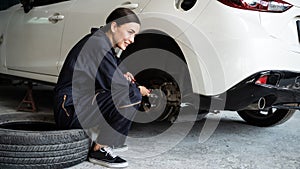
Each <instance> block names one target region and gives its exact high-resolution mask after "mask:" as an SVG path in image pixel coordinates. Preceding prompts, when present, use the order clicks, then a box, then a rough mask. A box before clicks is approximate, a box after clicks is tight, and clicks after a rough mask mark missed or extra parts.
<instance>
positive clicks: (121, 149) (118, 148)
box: [112, 145, 128, 153]
mask: <svg viewBox="0 0 300 169" xmlns="http://www.w3.org/2000/svg"><path fill="white" fill-rule="evenodd" d="M112 150H113V152H115V153H117V152H124V151H127V150H128V146H127V145H119V146H113V147H112Z"/></svg>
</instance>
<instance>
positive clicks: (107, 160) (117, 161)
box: [89, 147, 128, 168]
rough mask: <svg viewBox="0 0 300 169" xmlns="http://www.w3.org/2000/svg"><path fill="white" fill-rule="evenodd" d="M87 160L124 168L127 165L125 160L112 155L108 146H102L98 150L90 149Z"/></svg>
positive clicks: (106, 165)
mask: <svg viewBox="0 0 300 169" xmlns="http://www.w3.org/2000/svg"><path fill="white" fill-rule="evenodd" d="M89 161H90V162H92V163H95V164H99V165H103V166H105V167H110V168H125V167H127V166H128V163H127V161H126V160H124V159H122V158H121V157H119V156H116V155H114V154H113V150H112V148H110V147H103V148H101V149H100V150H98V151H93V150H91V151H90V153H89Z"/></svg>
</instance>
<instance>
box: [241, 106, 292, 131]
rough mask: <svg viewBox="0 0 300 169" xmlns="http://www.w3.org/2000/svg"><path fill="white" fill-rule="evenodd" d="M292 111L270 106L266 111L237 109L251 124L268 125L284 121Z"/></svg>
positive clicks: (290, 115)
mask: <svg viewBox="0 0 300 169" xmlns="http://www.w3.org/2000/svg"><path fill="white" fill-rule="evenodd" d="M294 112H295V110H287V109H276V108H270V109H269V110H268V111H261V110H242V111H238V114H239V116H240V117H241V118H242V119H244V120H245V121H246V122H247V123H249V124H251V125H254V126H259V127H269V126H274V125H279V124H282V123H284V122H286V121H287V120H288V119H290V118H291V117H292V115H293V114H294Z"/></svg>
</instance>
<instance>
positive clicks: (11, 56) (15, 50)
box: [6, 0, 72, 76]
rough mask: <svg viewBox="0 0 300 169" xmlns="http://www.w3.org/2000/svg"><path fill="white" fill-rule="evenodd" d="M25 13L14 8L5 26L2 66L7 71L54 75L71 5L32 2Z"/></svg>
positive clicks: (43, 0) (52, 0)
mask: <svg viewBox="0 0 300 169" xmlns="http://www.w3.org/2000/svg"><path fill="white" fill-rule="evenodd" d="M34 2H35V3H36V4H39V3H40V4H41V3H43V4H42V5H37V6H34V7H33V8H32V9H31V10H30V11H29V12H28V13H25V12H24V9H23V8H21V7H20V8H17V9H16V10H15V11H14V12H13V14H12V16H11V18H10V20H9V23H8V30H7V48H6V65H7V68H8V70H9V71H16V72H19V73H16V74H18V75H19V74H20V73H21V72H22V73H23V72H26V73H34V74H43V75H50V76H53V75H57V66H56V65H57V60H58V58H59V57H60V50H61V39H62V34H63V28H64V24H65V20H64V15H65V14H66V13H67V11H68V9H69V7H70V6H71V4H72V1H67V0H49V1H46V0H35V1H34Z"/></svg>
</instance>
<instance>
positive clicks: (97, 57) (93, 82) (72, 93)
mask: <svg viewBox="0 0 300 169" xmlns="http://www.w3.org/2000/svg"><path fill="white" fill-rule="evenodd" d="M118 63H119V60H118V58H117V57H116V53H115V51H114V49H113V48H112V44H111V42H110V40H109V39H108V37H107V36H106V34H105V33H104V32H103V31H102V30H101V29H92V31H91V33H90V34H88V35H86V36H85V37H83V38H82V39H81V40H80V41H79V42H78V43H77V44H76V45H75V46H74V47H73V48H72V49H71V51H70V52H69V54H68V56H67V58H66V60H65V62H64V65H63V67H62V70H61V72H60V74H59V78H58V81H57V84H56V86H55V88H54V93H55V96H54V97H55V98H54V103H55V105H54V116H55V121H56V124H57V126H58V127H59V128H60V129H81V128H83V129H89V128H93V127H100V130H99V136H98V138H97V140H96V142H97V143H99V144H103V145H110V146H118V145H122V144H124V142H125V139H126V136H127V135H128V131H129V128H130V126H131V123H132V119H133V118H134V116H135V113H136V109H137V108H138V106H139V103H140V101H141V99H142V96H141V94H140V92H139V89H138V88H137V86H136V85H135V84H133V83H131V82H129V81H128V80H127V79H126V78H125V77H124V74H123V72H122V71H121V70H120V68H119V67H118ZM128 105H129V106H128ZM132 105H134V106H132ZM121 107H125V108H121Z"/></svg>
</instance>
